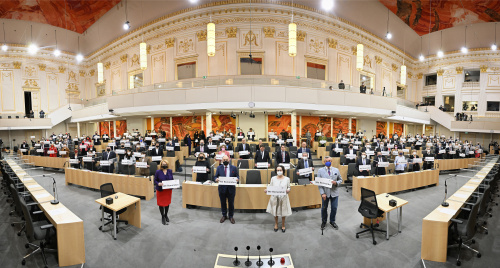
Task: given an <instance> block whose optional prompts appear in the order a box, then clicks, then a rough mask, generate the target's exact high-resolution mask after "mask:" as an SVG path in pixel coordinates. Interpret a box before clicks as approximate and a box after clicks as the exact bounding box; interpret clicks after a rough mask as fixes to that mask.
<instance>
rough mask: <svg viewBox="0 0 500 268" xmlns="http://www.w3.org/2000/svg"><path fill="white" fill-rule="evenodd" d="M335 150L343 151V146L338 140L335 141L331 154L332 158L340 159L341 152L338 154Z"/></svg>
mask: <svg viewBox="0 0 500 268" xmlns="http://www.w3.org/2000/svg"><path fill="white" fill-rule="evenodd" d="M335 149H342V145H341V144H339V141H338V140H335V143H334V144H332V152H331V153H330V156H331V157H340V152H336V151H335Z"/></svg>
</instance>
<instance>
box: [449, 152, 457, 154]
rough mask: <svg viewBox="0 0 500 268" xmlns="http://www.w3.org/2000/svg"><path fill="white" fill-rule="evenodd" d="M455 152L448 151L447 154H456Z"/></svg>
mask: <svg viewBox="0 0 500 268" xmlns="http://www.w3.org/2000/svg"><path fill="white" fill-rule="evenodd" d="M456 153H457V152H455V151H449V152H448V154H456Z"/></svg>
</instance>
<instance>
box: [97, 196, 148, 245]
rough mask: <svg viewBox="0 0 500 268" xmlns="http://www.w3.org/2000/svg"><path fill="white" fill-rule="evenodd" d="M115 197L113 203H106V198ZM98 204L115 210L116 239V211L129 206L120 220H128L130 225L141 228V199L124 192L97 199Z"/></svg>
mask: <svg viewBox="0 0 500 268" xmlns="http://www.w3.org/2000/svg"><path fill="white" fill-rule="evenodd" d="M108 197H111V198H113V204H109V205H108V204H106V198H108ZM95 202H96V203H97V204H99V205H101V206H103V207H106V208H109V209H110V210H112V211H113V231H114V239H115V240H116V212H117V211H119V210H122V209H124V208H127V210H126V211H125V212H123V213H122V214H120V220H125V221H128V223H129V224H130V225H133V226H135V227H137V228H141V199H139V198H137V197H133V196H130V195H127V194H124V193H115V194H112V195H109V196H105V197H103V198H99V199H97V200H96V201H95ZM101 218H102V219H103V220H102V221H101V230H102V229H103V228H104V226H103V225H104V209H102V210H101Z"/></svg>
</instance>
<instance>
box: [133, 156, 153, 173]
mask: <svg viewBox="0 0 500 268" xmlns="http://www.w3.org/2000/svg"><path fill="white" fill-rule="evenodd" d="M135 159H136V163H137V162H143V163H146V164H147V168H138V167H136V168H135V173H136V174H139V175H140V176H144V177H148V176H149V164H150V163H151V158H149V157H146V155H145V154H142V156H141V157H136V158H135Z"/></svg>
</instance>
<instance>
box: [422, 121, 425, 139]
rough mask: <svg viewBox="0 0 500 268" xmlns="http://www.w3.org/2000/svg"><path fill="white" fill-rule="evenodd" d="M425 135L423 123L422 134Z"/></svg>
mask: <svg viewBox="0 0 500 268" xmlns="http://www.w3.org/2000/svg"><path fill="white" fill-rule="evenodd" d="M423 135H425V124H423V125H422V136H423Z"/></svg>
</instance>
